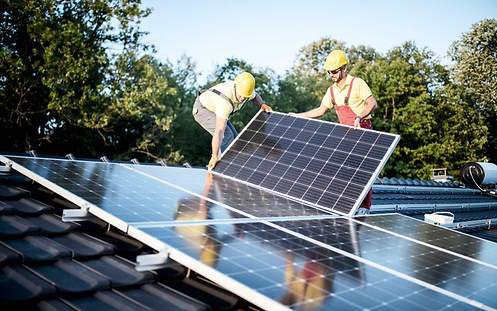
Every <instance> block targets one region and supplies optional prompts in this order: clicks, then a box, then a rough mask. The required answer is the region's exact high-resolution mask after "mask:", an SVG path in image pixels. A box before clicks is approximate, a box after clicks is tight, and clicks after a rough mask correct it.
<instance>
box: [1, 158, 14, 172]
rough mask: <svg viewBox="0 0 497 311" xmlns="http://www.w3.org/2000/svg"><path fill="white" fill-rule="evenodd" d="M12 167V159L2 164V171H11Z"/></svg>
mask: <svg viewBox="0 0 497 311" xmlns="http://www.w3.org/2000/svg"><path fill="white" fill-rule="evenodd" d="M11 169H12V161H8V162H7V163H5V165H2V166H0V173H10V170H11Z"/></svg>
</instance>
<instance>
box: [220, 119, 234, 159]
mask: <svg viewBox="0 0 497 311" xmlns="http://www.w3.org/2000/svg"><path fill="white" fill-rule="evenodd" d="M237 135H238V132H237V131H236V129H235V127H234V126H233V124H232V123H231V122H230V121H228V122H227V123H226V129H225V130H224V136H223V142H222V143H221V152H223V151H224V150H226V148H228V146H229V145H230V144H231V142H232V141H233V140H234V139H235V137H236V136H237Z"/></svg>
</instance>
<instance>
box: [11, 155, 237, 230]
mask: <svg viewBox="0 0 497 311" xmlns="http://www.w3.org/2000/svg"><path fill="white" fill-rule="evenodd" d="M10 158H11V159H12V160H14V161H15V162H16V163H18V164H20V165H22V166H24V167H25V168H27V169H28V170H30V171H32V172H34V173H36V174H37V175H39V176H40V177H41V178H43V179H46V180H47V181H49V182H51V183H53V184H55V185H57V186H59V187H60V188H62V189H63V190H65V191H68V192H70V193H72V194H74V195H76V196H77V197H78V198H80V199H82V200H84V201H85V202H84V201H81V202H78V201H73V203H75V204H77V205H80V206H81V205H85V204H86V202H88V203H90V204H93V205H94V207H90V213H92V214H95V215H98V216H101V212H104V213H105V214H106V215H104V216H103V217H104V219H105V220H106V221H109V222H112V221H113V220H110V219H108V218H106V217H107V216H109V215H110V216H114V217H118V218H119V220H121V221H123V222H124V225H123V226H126V225H127V224H129V223H134V222H145V221H156V222H160V221H162V222H165V221H175V220H197V221H199V220H208V219H232V218H242V217H245V216H243V215H242V214H240V213H237V212H236V211H233V210H229V209H227V208H226V207H223V206H220V205H219V204H216V203H215V202H213V201H206V200H201V199H200V198H199V197H198V196H194V195H191V194H188V193H186V192H182V191H178V189H176V188H173V187H171V186H168V185H165V184H163V183H158V182H157V181H155V180H153V179H151V178H146V177H144V176H143V175H142V174H140V173H137V172H134V171H131V170H129V169H127V168H126V167H124V166H123V165H120V164H113V163H102V162H90V161H68V160H60V159H42V158H29V157H10ZM31 177H32V176H31ZM52 190H54V189H52ZM198 191H199V192H200V193H201V192H202V185H199V189H198Z"/></svg>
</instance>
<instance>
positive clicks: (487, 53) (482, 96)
mask: <svg viewBox="0 0 497 311" xmlns="http://www.w3.org/2000/svg"><path fill="white" fill-rule="evenodd" d="M449 54H450V55H451V57H452V60H453V61H454V62H455V64H454V67H453V76H454V79H455V81H456V83H457V84H458V85H459V87H460V88H462V89H464V91H465V92H466V93H467V94H468V96H469V98H471V101H470V102H471V106H472V108H473V109H476V111H478V112H480V113H481V114H483V115H484V116H485V117H486V119H487V120H486V124H487V125H488V127H489V131H488V136H487V144H486V146H485V151H484V153H485V156H486V157H487V158H488V159H489V160H490V161H492V162H497V78H496V77H497V20H496V19H484V20H482V21H480V22H478V23H476V24H474V25H473V26H472V27H471V29H470V31H469V32H467V33H464V34H463V35H462V37H461V39H459V40H457V41H456V42H455V43H454V44H453V45H452V47H451V49H450V51H449Z"/></svg>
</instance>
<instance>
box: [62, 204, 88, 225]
mask: <svg viewBox="0 0 497 311" xmlns="http://www.w3.org/2000/svg"><path fill="white" fill-rule="evenodd" d="M89 209H90V208H89V207H88V206H83V207H81V208H80V209H74V208H66V209H64V210H63V211H62V221H64V222H70V221H85V220H90V219H91V218H93V216H92V215H91V214H90V213H89V212H88V211H89Z"/></svg>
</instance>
